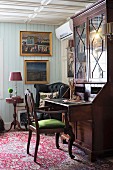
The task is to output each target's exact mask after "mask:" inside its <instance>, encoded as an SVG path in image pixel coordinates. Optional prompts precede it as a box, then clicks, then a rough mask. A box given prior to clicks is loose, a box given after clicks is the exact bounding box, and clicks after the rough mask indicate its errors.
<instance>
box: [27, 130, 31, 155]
mask: <svg viewBox="0 0 113 170" xmlns="http://www.w3.org/2000/svg"><path fill="white" fill-rule="evenodd" d="M31 137H32V130H30V129H29V136H28V143H27V154H29V147H30V141H31Z"/></svg>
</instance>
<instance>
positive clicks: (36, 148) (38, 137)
mask: <svg viewBox="0 0 113 170" xmlns="http://www.w3.org/2000/svg"><path fill="white" fill-rule="evenodd" d="M39 142H40V134H36V145H35V154H34V162H36V158H37V152H38V146H39Z"/></svg>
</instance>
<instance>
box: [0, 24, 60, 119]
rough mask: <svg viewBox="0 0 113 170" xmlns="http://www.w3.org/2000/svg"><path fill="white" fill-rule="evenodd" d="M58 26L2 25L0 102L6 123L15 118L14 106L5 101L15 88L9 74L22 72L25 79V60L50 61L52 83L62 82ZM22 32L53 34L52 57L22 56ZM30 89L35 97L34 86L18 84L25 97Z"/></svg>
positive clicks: (0, 113) (0, 27)
mask: <svg viewBox="0 0 113 170" xmlns="http://www.w3.org/2000/svg"><path fill="white" fill-rule="evenodd" d="M56 28H57V26H49V25H30V24H29V25H28V24H12V23H0V39H3V43H4V45H3V48H4V49H3V52H4V56H3V58H4V71H3V73H4V80H3V82H4V88H3V99H2V100H0V115H1V116H2V118H3V119H4V121H5V122H11V121H12V117H13V106H12V104H8V103H6V101H5V98H7V97H8V96H9V94H8V87H13V88H14V82H9V73H10V72H11V71H21V73H22V77H23V78H24V69H23V68H24V65H23V64H24V60H26V59H28V60H30V59H31V60H32V59H33V60H49V61H50V83H53V82H57V81H61V80H62V74H61V49H60V48H61V45H60V44H61V43H60V41H59V40H58V39H57V38H56V36H55V29H56ZM20 31H39V32H44V31H45V32H52V42H53V44H52V47H53V55H52V57H41V56H34V57H23V56H20V44H19V43H20ZM26 88H29V89H30V90H31V91H32V92H33V94H34V96H35V88H34V86H33V85H25V84H24V82H18V94H20V95H21V96H24V91H25V89H26Z"/></svg>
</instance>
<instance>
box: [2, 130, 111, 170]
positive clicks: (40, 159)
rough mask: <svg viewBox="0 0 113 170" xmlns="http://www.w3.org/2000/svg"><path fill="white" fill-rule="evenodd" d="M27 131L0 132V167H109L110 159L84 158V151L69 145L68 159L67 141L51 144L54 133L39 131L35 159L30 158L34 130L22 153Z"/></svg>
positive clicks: (41, 169)
mask: <svg viewBox="0 0 113 170" xmlns="http://www.w3.org/2000/svg"><path fill="white" fill-rule="evenodd" d="M27 137H28V132H8V133H4V134H2V135H0V170H113V163H112V162H110V161H107V160H100V159H99V160H98V161H96V162H95V163H91V162H90V161H88V155H86V154H85V153H84V152H83V151H82V150H80V149H78V148H77V147H75V146H73V154H74V155H76V156H75V159H74V160H72V159H71V158H70V157H69V155H68V151H67V144H65V145H64V144H62V143H61V142H60V148H61V149H60V150H59V149H56V147H55V138H54V136H49V135H46V136H45V135H41V140H40V147H39V151H38V155H37V163H34V161H33V154H34V147H35V146H34V144H35V134H33V136H32V141H31V147H30V155H28V154H27V153H26V145H27Z"/></svg>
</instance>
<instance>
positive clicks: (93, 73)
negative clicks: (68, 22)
mask: <svg viewBox="0 0 113 170" xmlns="http://www.w3.org/2000/svg"><path fill="white" fill-rule="evenodd" d="M91 9H92V10H91V11H90V10H89V9H87V10H86V11H85V12H83V13H80V15H77V16H75V17H74V18H73V23H74V41H75V62H76V64H75V78H76V80H79V79H80V80H82V81H84V82H89V81H91V82H95V81H96V82H100V81H104V82H105V81H107V53H106V45H105V36H103V34H102V26H103V24H104V23H105V22H106V16H105V6H102V5H101V4H98V5H97V7H96V8H95V7H94V9H93V8H91Z"/></svg>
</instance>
